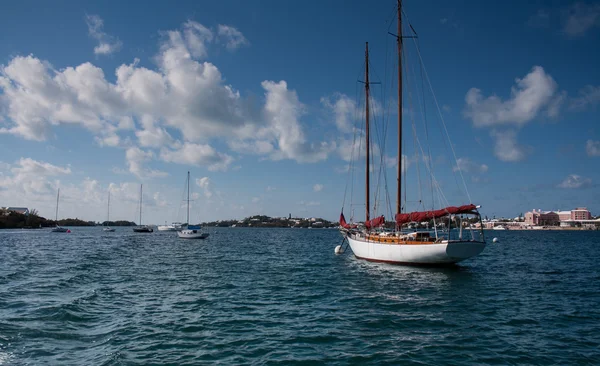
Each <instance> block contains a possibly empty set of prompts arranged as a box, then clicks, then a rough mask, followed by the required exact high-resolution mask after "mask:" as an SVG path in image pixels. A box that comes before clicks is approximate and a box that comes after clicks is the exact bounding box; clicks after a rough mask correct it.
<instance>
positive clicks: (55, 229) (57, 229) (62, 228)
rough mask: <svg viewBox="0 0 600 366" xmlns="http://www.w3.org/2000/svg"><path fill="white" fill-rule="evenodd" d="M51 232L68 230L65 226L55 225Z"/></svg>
mask: <svg viewBox="0 0 600 366" xmlns="http://www.w3.org/2000/svg"><path fill="white" fill-rule="evenodd" d="M52 232H53V233H66V232H69V229H67V228H65V227H60V226H57V227H55V228H54V229H52Z"/></svg>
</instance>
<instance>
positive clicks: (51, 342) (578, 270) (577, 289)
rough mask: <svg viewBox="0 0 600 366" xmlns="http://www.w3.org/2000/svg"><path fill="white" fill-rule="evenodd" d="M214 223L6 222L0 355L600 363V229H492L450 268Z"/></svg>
mask: <svg viewBox="0 0 600 366" xmlns="http://www.w3.org/2000/svg"><path fill="white" fill-rule="evenodd" d="M209 231H210V233H211V236H210V238H209V239H208V240H206V241H185V240H179V239H178V238H177V237H176V235H175V233H158V232H155V233H153V234H134V233H133V232H131V228H117V231H116V232H115V233H103V232H102V231H101V228H74V229H73V232H72V233H71V234H57V233H50V232H47V231H36V230H31V231H11V230H7V231H0V365H46V364H60V365H67V364H69V365H71V364H78V365H128V364H180V365H183V364H190V365H197V364H224V365H242V364H253V365H254V364H255V365H271V364H283V365H288V364H341V365H347V364H359V365H368V364H371V365H384V364H392V365H400V364H402V365H409V364H414V365H445V364H451V365H461V364H465V365H473V364H481V365H483V364H485V365H490V364H495V365H523V364H531V365H567V364H569V365H574V364H577V365H599V364H600V231H594V232H545V231H536V232H516V231H515V232H512V231H506V232H496V231H494V232H492V231H488V232H487V236H488V241H489V243H490V244H489V245H488V247H487V248H486V250H485V251H484V252H483V253H482V254H481V255H480V256H478V257H475V258H473V259H471V260H469V261H465V262H463V264H461V265H459V266H456V267H451V268H414V267H400V266H392V265H387V264H374V263H369V262H365V261H360V260H357V259H355V258H354V257H353V256H352V255H351V251H350V250H348V251H347V252H346V254H343V255H335V254H334V253H333V250H334V247H335V246H336V245H338V244H340V242H341V237H340V235H339V233H338V232H337V231H336V230H305V229H252V228H249V229H248V228H223V229H209ZM494 236H497V237H498V238H499V239H500V240H499V242H498V243H493V244H492V243H491V238H492V237H494Z"/></svg>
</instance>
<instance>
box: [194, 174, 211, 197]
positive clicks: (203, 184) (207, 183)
mask: <svg viewBox="0 0 600 366" xmlns="http://www.w3.org/2000/svg"><path fill="white" fill-rule="evenodd" d="M196 184H197V185H198V187H200V188H202V190H203V191H204V196H205V197H206V198H211V197H212V195H213V191H212V181H211V180H210V178H209V177H202V178H198V179H196Z"/></svg>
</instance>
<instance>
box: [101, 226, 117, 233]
mask: <svg viewBox="0 0 600 366" xmlns="http://www.w3.org/2000/svg"><path fill="white" fill-rule="evenodd" d="M102 231H104V232H105V233H112V232H114V231H115V229H113V228H112V227H105V228H104V229H102Z"/></svg>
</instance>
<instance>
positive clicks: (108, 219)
mask: <svg viewBox="0 0 600 366" xmlns="http://www.w3.org/2000/svg"><path fill="white" fill-rule="evenodd" d="M106 221H107V222H106V224H107V225H108V223H109V222H110V191H108V208H107V213H106ZM102 231H104V232H106V233H112V232H113V231H115V229H113V228H112V227H110V226H107V227H105V228H103V229H102Z"/></svg>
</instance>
